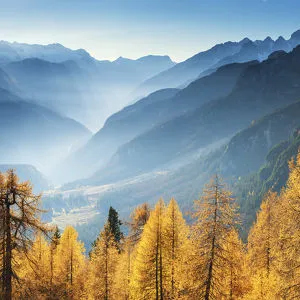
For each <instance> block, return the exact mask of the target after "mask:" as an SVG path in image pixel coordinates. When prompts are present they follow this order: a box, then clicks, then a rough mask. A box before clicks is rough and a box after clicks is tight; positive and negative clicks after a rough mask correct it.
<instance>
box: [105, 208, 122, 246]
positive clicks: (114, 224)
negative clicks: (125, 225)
mask: <svg viewBox="0 0 300 300" xmlns="http://www.w3.org/2000/svg"><path fill="white" fill-rule="evenodd" d="M108 223H109V228H110V230H111V233H112V235H113V237H114V239H115V242H116V245H117V247H118V248H119V245H120V241H121V239H122V237H123V233H122V232H121V228H120V226H121V225H122V222H121V220H120V219H119V214H118V212H117V211H116V210H115V209H114V208H113V207H110V208H109V212H108Z"/></svg>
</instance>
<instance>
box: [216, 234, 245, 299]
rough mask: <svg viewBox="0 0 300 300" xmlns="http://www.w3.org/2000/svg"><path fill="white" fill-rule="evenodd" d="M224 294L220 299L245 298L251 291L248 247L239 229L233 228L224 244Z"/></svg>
mask: <svg viewBox="0 0 300 300" xmlns="http://www.w3.org/2000/svg"><path fill="white" fill-rule="evenodd" d="M222 248H223V249H224V254H223V258H222V259H223V262H222V279H221V280H222V282H223V284H222V292H221V294H222V296H220V299H224V300H225V299H226V300H233V299H244V297H245V295H246V294H247V293H248V292H249V291H250V288H251V287H250V284H249V274H248V269H247V264H246V257H245V256H246V249H245V245H244V244H243V242H242V241H241V240H240V238H239V235H238V232H237V230H235V229H232V231H231V232H229V234H228V236H227V238H226V239H224V242H223V244H222Z"/></svg>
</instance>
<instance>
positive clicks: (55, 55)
mask: <svg viewBox="0 0 300 300" xmlns="http://www.w3.org/2000/svg"><path fill="white" fill-rule="evenodd" d="M27 58H37V59H40V60H46V61H49V62H53V63H61V62H64V61H67V60H73V61H75V62H77V63H79V64H80V65H85V64H87V63H90V64H91V63H94V62H96V60H95V59H94V58H93V57H91V56H90V54H89V53H88V52H86V51H85V50H83V49H78V50H71V49H69V48H66V47H64V46H63V45H61V44H49V45H38V44H33V45H31V44H25V43H17V42H13V43H10V42H6V41H0V64H4V63H5V64H7V63H10V62H14V61H20V60H24V59H27Z"/></svg>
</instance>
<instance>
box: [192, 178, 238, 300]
mask: <svg viewBox="0 0 300 300" xmlns="http://www.w3.org/2000/svg"><path fill="white" fill-rule="evenodd" d="M194 217H195V218H196V223H195V225H194V227H193V232H192V238H193V243H194V247H193V249H194V250H193V252H194V253H193V255H192V264H193V267H194V270H193V273H194V278H195V282H194V293H193V297H194V298H195V299H204V300H212V299H222V297H224V296H225V295H227V294H228V291H226V282H225V281H224V280H223V276H224V275H223V270H224V269H225V268H226V261H227V255H228V253H227V250H226V248H225V247H226V246H225V245H226V244H227V243H228V239H229V237H230V233H231V232H232V230H233V229H235V227H236V225H237V223H238V215H237V206H236V204H235V201H234V199H233V198H232V196H231V192H230V191H229V190H227V189H226V188H225V186H224V184H223V183H222V180H221V179H220V178H219V176H218V175H216V176H215V177H214V178H212V179H211V181H210V183H209V184H207V185H206V187H205V188H204V190H203V195H202V197H201V198H200V199H199V200H197V201H195V213H194Z"/></svg>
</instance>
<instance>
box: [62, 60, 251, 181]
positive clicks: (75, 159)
mask: <svg viewBox="0 0 300 300" xmlns="http://www.w3.org/2000/svg"><path fill="white" fill-rule="evenodd" d="M256 63H257V62H249V63H244V64H230V65H227V66H224V67H221V68H219V69H218V70H217V71H216V72H215V73H213V74H211V75H209V76H207V77H203V78H200V79H199V80H196V81H195V82H193V83H191V84H190V85H189V86H188V87H187V88H185V89H183V90H178V89H165V90H159V91H156V92H154V93H152V94H150V95H149V96H148V97H145V98H143V99H141V100H140V101H138V102H136V103H134V104H133V105H130V106H128V107H125V108H124V109H122V110H121V111H119V112H118V113H115V114H113V115H112V116H111V117H110V118H108V120H107V121H106V123H105V125H104V126H103V128H102V129H101V130H100V131H98V132H97V133H96V134H95V135H94V136H93V137H92V139H91V140H90V141H89V142H88V143H87V145H85V146H84V147H83V148H82V149H80V150H79V151H78V152H77V153H74V155H72V157H71V158H70V159H68V160H67V161H66V163H65V164H63V165H61V166H60V167H61V168H62V171H61V172H60V173H61V175H62V177H64V179H66V178H68V179H69V180H72V179H73V180H74V179H76V176H77V178H78V177H79V176H86V175H88V172H89V173H90V174H91V172H93V171H96V170H97V167H98V168H99V167H100V166H101V165H103V164H104V163H105V162H107V160H108V159H109V158H110V156H111V154H112V153H114V152H115V151H116V150H117V148H118V147H119V146H121V145H122V144H124V143H126V142H129V141H130V140H132V139H133V138H135V137H137V136H138V135H140V134H142V133H144V132H146V131H149V130H150V129H151V128H153V127H155V126H157V125H159V124H162V123H165V122H166V121H168V120H171V119H173V118H174V117H176V116H179V115H181V114H184V113H186V112H188V111H192V110H194V109H196V108H198V107H200V106H201V105H203V104H204V103H206V102H209V101H212V100H215V99H217V98H219V97H222V96H227V95H228V94H229V93H230V92H231V90H232V88H233V87H234V86H235V84H236V81H237V79H238V78H239V76H240V74H241V73H242V72H243V71H244V70H245V69H246V68H247V67H248V66H250V65H252V64H256Z"/></svg>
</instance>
